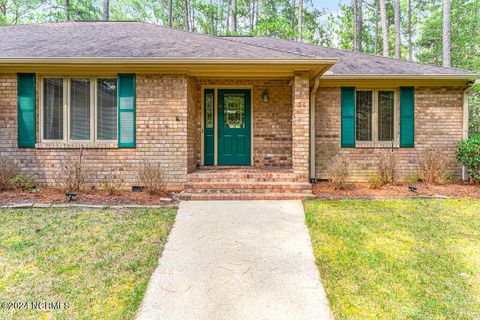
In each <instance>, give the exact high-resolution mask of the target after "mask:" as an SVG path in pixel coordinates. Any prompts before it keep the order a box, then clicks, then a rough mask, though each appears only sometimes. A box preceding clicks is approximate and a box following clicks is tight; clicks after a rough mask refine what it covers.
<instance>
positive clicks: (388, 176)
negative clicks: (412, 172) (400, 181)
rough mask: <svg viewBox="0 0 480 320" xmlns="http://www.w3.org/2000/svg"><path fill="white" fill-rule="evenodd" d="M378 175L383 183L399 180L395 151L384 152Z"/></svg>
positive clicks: (393, 182) (392, 182)
mask: <svg viewBox="0 0 480 320" xmlns="http://www.w3.org/2000/svg"><path fill="white" fill-rule="evenodd" d="M377 175H378V178H379V179H380V181H381V182H382V183H383V185H385V184H395V183H396V182H397V157H396V156H395V154H394V153H393V152H390V153H386V154H383V155H382V156H381V157H380V161H379V163H378V169H377Z"/></svg>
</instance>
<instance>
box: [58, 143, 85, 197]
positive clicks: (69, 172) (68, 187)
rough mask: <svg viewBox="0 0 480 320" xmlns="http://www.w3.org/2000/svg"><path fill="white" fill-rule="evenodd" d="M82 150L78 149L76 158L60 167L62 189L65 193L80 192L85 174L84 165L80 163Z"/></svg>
mask: <svg viewBox="0 0 480 320" xmlns="http://www.w3.org/2000/svg"><path fill="white" fill-rule="evenodd" d="M82 158H83V149H80V151H79V153H78V158H77V159H76V160H73V161H71V162H66V163H64V164H63V165H62V168H61V174H62V179H64V182H63V188H64V189H65V191H67V192H72V191H80V190H82V188H83V186H84V184H85V180H86V176H87V172H86V168H85V167H84V164H83V163H82Z"/></svg>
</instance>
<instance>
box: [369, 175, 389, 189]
mask: <svg viewBox="0 0 480 320" xmlns="http://www.w3.org/2000/svg"><path fill="white" fill-rule="evenodd" d="M368 185H369V187H370V189H380V188H381V187H383V186H384V185H385V184H384V183H383V181H382V179H380V177H379V176H378V174H376V173H374V174H373V175H372V176H371V177H370V178H368Z"/></svg>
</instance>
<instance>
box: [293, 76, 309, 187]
mask: <svg viewBox="0 0 480 320" xmlns="http://www.w3.org/2000/svg"><path fill="white" fill-rule="evenodd" d="M309 91H310V89H309V78H308V73H306V72H296V73H295V75H294V78H293V84H292V169H293V171H294V172H295V173H296V174H298V175H299V176H300V177H301V178H302V179H305V180H308V172H309V132H310V128H309V125H310V112H309V95H310V92H309Z"/></svg>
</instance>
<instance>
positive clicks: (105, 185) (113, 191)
mask: <svg viewBox="0 0 480 320" xmlns="http://www.w3.org/2000/svg"><path fill="white" fill-rule="evenodd" d="M100 190H101V191H103V192H105V193H107V194H108V195H109V196H114V195H118V194H120V192H121V191H122V185H121V184H120V183H118V182H114V181H113V180H110V179H108V178H107V177H104V178H103V180H102V183H101V184H100Z"/></svg>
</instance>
